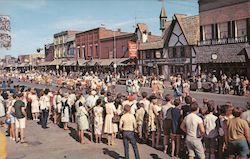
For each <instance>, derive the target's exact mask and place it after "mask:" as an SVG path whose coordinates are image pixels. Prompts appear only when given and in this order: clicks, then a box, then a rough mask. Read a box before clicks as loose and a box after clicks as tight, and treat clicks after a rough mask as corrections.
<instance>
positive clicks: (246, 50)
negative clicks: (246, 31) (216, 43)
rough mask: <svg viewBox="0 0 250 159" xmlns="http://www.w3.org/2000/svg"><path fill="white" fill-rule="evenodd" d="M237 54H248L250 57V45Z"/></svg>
mask: <svg viewBox="0 0 250 159" xmlns="http://www.w3.org/2000/svg"><path fill="white" fill-rule="evenodd" d="M237 55H246V56H247V58H248V59H250V47H245V48H244V49H243V50H242V51H241V52H239V53H238V54H237Z"/></svg>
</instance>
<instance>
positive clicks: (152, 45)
mask: <svg viewBox="0 0 250 159" xmlns="http://www.w3.org/2000/svg"><path fill="white" fill-rule="evenodd" d="M161 48H163V40H162V39H161V40H158V41H154V42H147V43H141V44H140V45H139V48H138V49H139V50H153V49H161Z"/></svg>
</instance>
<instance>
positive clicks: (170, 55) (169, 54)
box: [168, 48, 173, 59]
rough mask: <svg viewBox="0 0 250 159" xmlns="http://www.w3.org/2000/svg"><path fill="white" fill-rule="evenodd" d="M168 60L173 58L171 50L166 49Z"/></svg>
mask: <svg viewBox="0 0 250 159" xmlns="http://www.w3.org/2000/svg"><path fill="white" fill-rule="evenodd" d="M168 58H170V59H171V58H173V48H168Z"/></svg>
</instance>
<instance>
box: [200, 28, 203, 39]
mask: <svg viewBox="0 0 250 159" xmlns="http://www.w3.org/2000/svg"><path fill="white" fill-rule="evenodd" d="M200 41H203V26H200Z"/></svg>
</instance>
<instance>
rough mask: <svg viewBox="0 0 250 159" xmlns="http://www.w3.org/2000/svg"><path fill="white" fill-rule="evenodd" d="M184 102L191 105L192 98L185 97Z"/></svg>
mask: <svg viewBox="0 0 250 159" xmlns="http://www.w3.org/2000/svg"><path fill="white" fill-rule="evenodd" d="M185 102H186V103H187V104H191V103H192V97H190V96H186V97H185Z"/></svg>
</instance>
